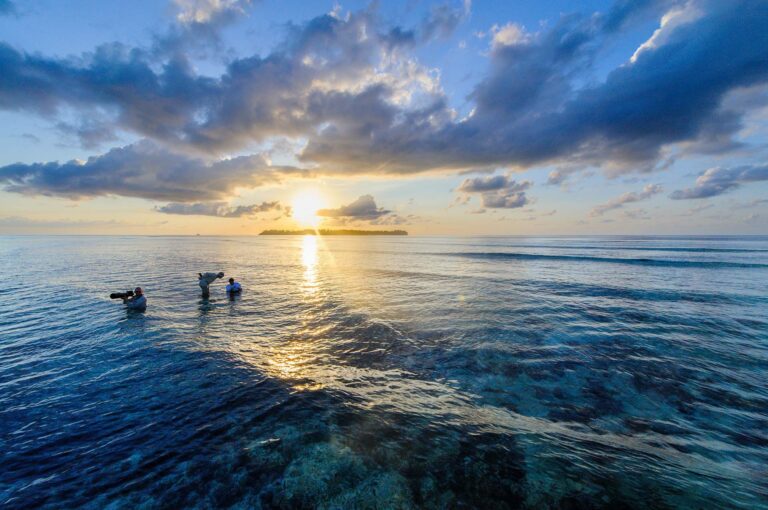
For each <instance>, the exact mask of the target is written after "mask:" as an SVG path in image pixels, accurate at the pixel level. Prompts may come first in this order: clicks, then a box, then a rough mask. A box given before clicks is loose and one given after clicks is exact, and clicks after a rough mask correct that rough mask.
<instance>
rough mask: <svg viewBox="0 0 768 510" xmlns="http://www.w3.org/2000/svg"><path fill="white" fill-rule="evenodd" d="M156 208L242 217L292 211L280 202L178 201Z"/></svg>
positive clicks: (166, 210)
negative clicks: (237, 203) (233, 203)
mask: <svg viewBox="0 0 768 510" xmlns="http://www.w3.org/2000/svg"><path fill="white" fill-rule="evenodd" d="M155 210H156V211H158V212H161V213H165V214H181V215H194V216H217V217H219V218H241V217H243V216H253V215H254V214H258V213H262V212H269V211H290V206H283V205H282V204H280V202H262V203H260V204H251V205H238V206H234V207H233V206H231V205H229V204H228V203H226V202H197V203H193V204H184V203H178V202H176V203H170V204H167V205H164V206H162V207H156V208H155Z"/></svg>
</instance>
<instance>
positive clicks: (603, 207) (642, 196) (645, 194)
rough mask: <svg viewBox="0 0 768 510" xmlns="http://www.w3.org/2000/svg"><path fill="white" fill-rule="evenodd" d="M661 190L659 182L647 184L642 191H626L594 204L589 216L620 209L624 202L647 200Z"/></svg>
mask: <svg viewBox="0 0 768 510" xmlns="http://www.w3.org/2000/svg"><path fill="white" fill-rule="evenodd" d="M662 191H663V189H662V187H661V185H659V184H648V185H646V186H645V187H644V188H643V191H641V192H639V193H636V192H634V191H633V192H627V193H624V194H623V195H621V196H619V197H617V198H614V199H613V200H610V201H608V202H606V203H604V204H600V205H598V206H596V207H595V208H594V209H592V212H590V213H589V214H590V216H602V215H603V214H605V213H607V212H608V211H612V210H614V209H621V208H622V207H624V206H625V205H626V204H631V203H634V202H640V201H642V200H648V199H649V198H651V197H652V196H654V195H656V194H658V193H661V192H662Z"/></svg>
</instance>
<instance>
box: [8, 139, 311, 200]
mask: <svg viewBox="0 0 768 510" xmlns="http://www.w3.org/2000/svg"><path fill="white" fill-rule="evenodd" d="M303 174H304V172H303V171H301V170H297V169H294V168H290V167H277V166H270V165H269V164H268V163H267V161H266V159H265V158H264V157H262V156H259V155H253V156H241V157H237V158H232V159H226V160H217V161H214V162H208V161H205V160H203V159H200V158H195V157H192V156H188V155H185V154H179V153H175V152H172V151H169V150H168V149H165V148H163V147H160V146H158V145H156V144H155V143H153V142H150V141H147V140H144V141H141V142H138V143H135V144H132V145H128V146H126V147H121V148H117V149H112V150H110V151H109V152H107V153H106V154H104V155H102V156H94V157H91V158H88V160H86V161H77V160H72V161H68V162H66V163H58V162H53V163H36V164H31V165H27V164H23V163H16V164H13V165H7V166H4V167H0V182H3V183H5V189H6V190H7V191H11V192H17V193H24V194H30V195H45V196H58V197H65V198H71V199H81V198H91V197H96V196H103V195H121V196H126V197H138V198H146V199H151V200H161V201H169V200H170V201H178V202H194V201H205V200H221V199H224V198H227V197H229V196H231V195H232V194H233V193H234V190H235V188H237V187H255V186H261V185H264V184H268V183H270V184H273V183H278V182H280V181H281V180H282V179H283V178H285V177H286V176H301V175H303Z"/></svg>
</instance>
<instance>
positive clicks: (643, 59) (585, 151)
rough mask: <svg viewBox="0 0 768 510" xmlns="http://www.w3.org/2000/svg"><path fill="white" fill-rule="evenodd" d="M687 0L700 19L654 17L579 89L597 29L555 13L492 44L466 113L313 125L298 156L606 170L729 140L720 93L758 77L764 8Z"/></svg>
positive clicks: (347, 163)
mask: <svg viewBox="0 0 768 510" xmlns="http://www.w3.org/2000/svg"><path fill="white" fill-rule="evenodd" d="M695 5H696V7H697V9H699V10H700V11H701V12H702V13H703V14H702V15H701V16H700V17H698V18H697V19H695V20H693V21H690V22H688V23H666V24H665V25H664V26H663V27H661V28H660V31H661V32H660V33H659V35H658V36H656V42H654V43H653V44H650V45H648V46H647V47H646V48H645V49H643V51H640V52H639V53H638V54H637V55H636V58H635V59H634V61H632V62H626V63H625V64H624V65H622V66H620V67H617V68H615V69H614V70H613V71H612V72H610V73H609V74H608V75H607V77H606V78H605V80H604V81H602V82H597V83H595V81H594V80H585V81H584V82H585V83H587V85H579V81H578V77H583V76H584V72H585V69H589V64H590V61H591V60H592V59H594V58H596V57H597V55H598V52H599V51H600V48H601V42H602V41H604V39H605V37H607V35H608V33H607V28H606V27H605V25H604V24H601V23H598V22H596V19H595V18H594V17H591V18H580V17H578V16H564V17H563V18H562V19H561V20H560V21H559V22H558V23H557V24H555V25H554V26H553V27H552V28H551V29H549V30H542V31H540V32H537V33H535V34H530V37H528V38H526V39H525V40H523V41H521V42H520V43H519V44H512V45H500V46H498V47H497V48H496V49H494V50H493V51H492V53H491V55H490V66H491V67H490V72H489V73H488V74H487V75H486V77H485V78H483V79H482V80H481V81H480V82H479V83H478V84H477V85H476V86H475V88H474V90H473V92H472V93H471V94H470V100H472V101H473V102H474V110H473V113H472V114H471V115H470V116H468V117H467V118H466V119H461V121H455V120H453V119H451V118H450V115H441V114H443V113H444V112H447V111H448V110H449V108H448V106H447V104H446V103H445V102H441V101H440V98H435V101H434V102H433V103H432V107H431V108H429V109H425V110H423V111H418V110H413V111H408V112H401V113H400V114H397V115H392V116H388V117H386V118H382V119H381V121H380V122H377V123H372V124H369V125H367V129H366V130H364V132H355V131H353V130H347V129H344V128H343V127H342V128H337V129H328V130H325V131H321V132H320V133H318V134H317V135H315V136H310V137H309V143H308V145H307V147H306V149H305V151H304V153H303V154H302V158H303V160H305V161H313V162H315V163H320V164H321V165H325V166H327V167H330V168H336V169H339V171H341V168H342V167H343V168H355V169H356V170H357V171H369V172H385V173H391V174H393V173H413V172H419V171H424V170H434V169H442V170H449V169H467V168H477V167H484V166H489V165H496V166H501V165H515V166H520V167H530V166H534V165H540V164H544V163H557V162H563V161H566V160H567V161H569V162H571V163H575V162H581V163H582V164H585V165H586V164H594V165H600V166H603V167H605V168H606V169H607V170H608V171H610V172H611V173H613V174H616V173H621V172H628V171H637V170H646V171H647V170H651V169H654V167H655V166H654V165H653V163H654V162H655V161H656V160H657V159H659V157H660V154H661V151H662V149H663V148H664V147H666V146H668V145H671V144H675V143H682V142H692V141H696V140H698V139H699V138H700V137H702V136H705V135H706V136H708V137H712V136H714V135H716V136H717V137H718V138H720V139H722V138H725V137H728V136H731V135H733V134H734V133H735V132H736V131H738V129H740V122H739V119H740V118H741V116H742V115H743V114H744V111H743V110H723V109H722V108H721V104H722V101H723V98H724V97H726V95H727V94H729V93H730V92H731V91H734V90H737V89H739V88H741V87H746V86H750V85H753V84H758V83H765V82H766V80H768V63H767V62H766V61H765V58H764V55H765V54H766V52H768V32H766V31H765V30H764V28H765V27H764V26H763V23H762V22H761V21H760V19H765V17H766V16H768V4H766V3H765V2H760V1H748V0H741V1H736V2H728V3H727V4H723V3H722V2H715V1H708V0H701V1H697V2H695ZM622 23H623V22H622ZM382 98H383V96H382ZM382 100H383V99H382ZM399 118H401V119H403V121H402V122H397V121H396V120H395V119H399ZM724 118H730V119H731V121H729V122H722V120H723V119H724ZM441 119H447V120H441Z"/></svg>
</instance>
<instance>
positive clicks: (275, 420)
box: [0, 236, 768, 509]
mask: <svg viewBox="0 0 768 510" xmlns="http://www.w3.org/2000/svg"><path fill="white" fill-rule="evenodd" d="M206 271H214V272H217V271H224V273H225V274H226V275H227V277H229V276H234V277H235V278H237V279H238V281H240V282H241V283H242V285H243V288H244V291H243V293H242V295H241V296H238V297H235V298H234V299H229V298H228V296H227V295H226V294H225V292H224V285H225V280H219V281H217V282H216V283H214V284H213V285H212V286H211V297H210V299H208V300H205V299H203V298H202V297H201V293H200V288H199V287H198V285H197V273H198V272H206ZM0 277H1V280H2V282H3V285H2V287H1V288H0V507H2V508H9V509H15V508H75V507H83V508H98V509H101V508H110V509H117V508H168V509H177V508H214V507H215V508H242V509H245V508H286V509H287V508H328V509H331V508H341V509H344V508H354V509H358V508H360V509H374V508H532V509H533V508H536V509H539V508H571V509H573V508H762V509H765V508H768V370H767V369H768V237H464V238H459V237H418V236H409V237H314V236H306V237H301V236H295V237H292V236H286V237H282V236H276V237H271V236H270V237H231V238H230V237H66V236H61V237H57V236H50V237H45V236H40V237H32V236H30V237H0ZM137 285H140V286H142V287H143V288H144V290H145V292H146V295H147V298H148V308H147V310H146V312H144V313H140V312H135V311H126V310H125V309H124V307H123V306H122V304H121V303H120V302H119V300H117V301H112V300H110V299H109V294H110V293H111V292H119V291H125V290H128V289H131V288H133V287H134V286H137Z"/></svg>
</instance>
